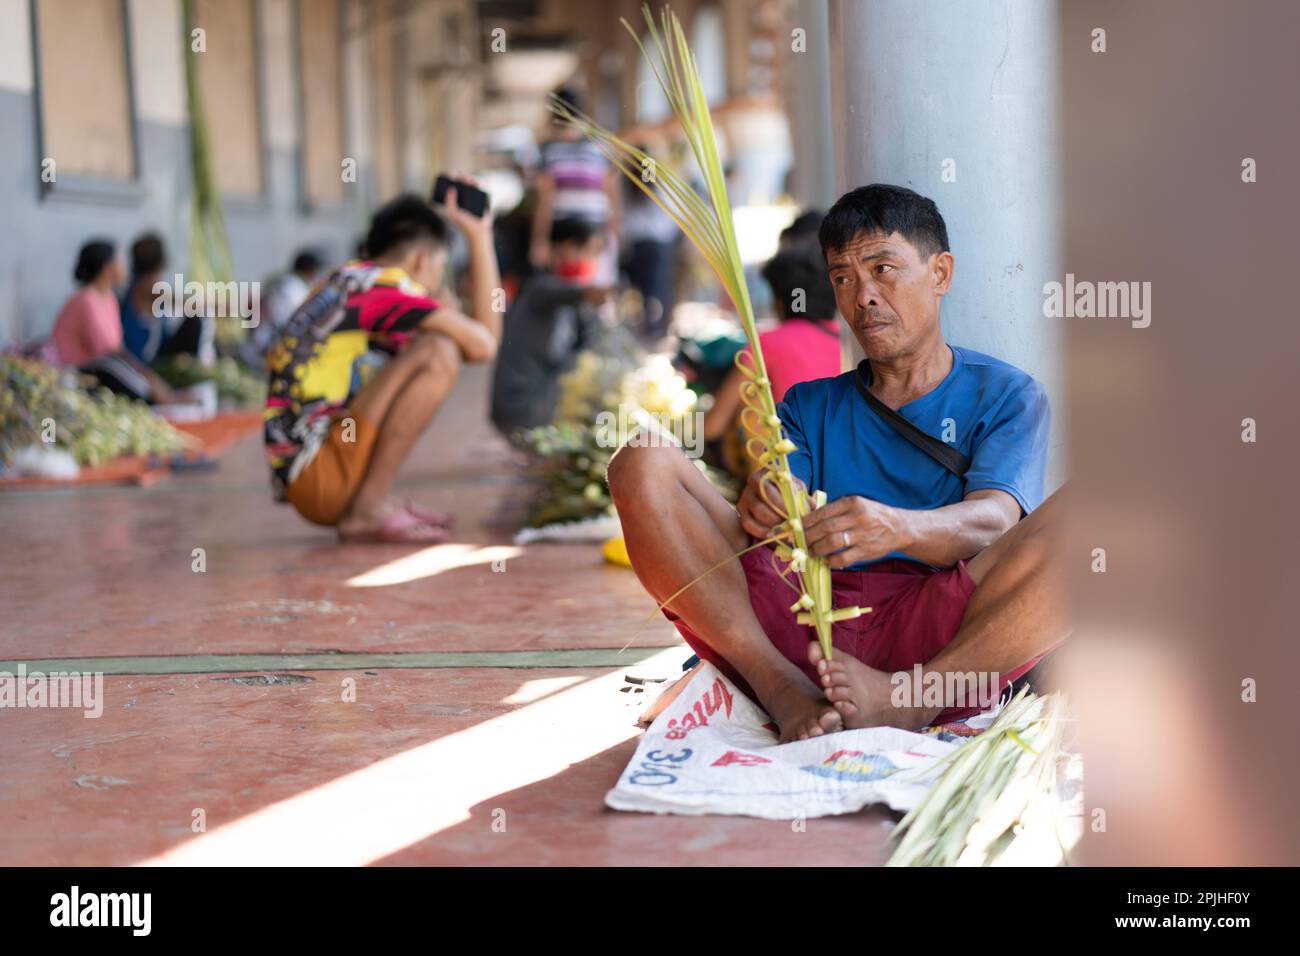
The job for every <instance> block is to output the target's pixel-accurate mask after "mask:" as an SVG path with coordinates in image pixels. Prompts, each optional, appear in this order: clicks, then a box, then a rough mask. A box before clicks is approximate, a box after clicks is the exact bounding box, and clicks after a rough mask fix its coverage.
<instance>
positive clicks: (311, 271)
mask: <svg viewBox="0 0 1300 956" xmlns="http://www.w3.org/2000/svg"><path fill="white" fill-rule="evenodd" d="M321 265H322V262H321V257H320V256H319V255H317V254H316V253H315V251H313V250H311V249H303V250H301V251H300V252H299V253H298V254H297V255H296V256H294V257H293V271H294V272H297V273H299V274H300V275H309V276H312V275H315V274H316V273H318V272H320V269H321Z"/></svg>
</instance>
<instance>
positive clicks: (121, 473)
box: [0, 408, 262, 491]
mask: <svg viewBox="0 0 1300 956" xmlns="http://www.w3.org/2000/svg"><path fill="white" fill-rule="evenodd" d="M172 425H173V426H174V427H175V428H176V430H177V431H179V432H184V433H185V434H187V435H190V436H192V437H194V438H195V439H197V440H198V441H199V443H200V444H201V446H202V447H201V448H194V449H192V450H189V451H186V452H184V453H183V456H184V458H185V460H187V461H196V460H198V459H199V458H201V457H203V456H207V457H208V458H216V457H217V456H219V455H221V454H222V453H223V452H225V451H226V450H227V449H229V448H230V447H231V446H232V445H234V444H235V442H237V441H239V439H241V438H243V437H245V436H246V435H250V434H252V433H253V432H255V431H257V430H258V429H260V428H261V427H262V410H261V409H260V408H252V409H240V410H239V411H234V412H222V413H220V414H218V415H216V416H214V417H212V418H209V419H207V420H205V421H201V422H172ZM170 474H171V466H170V465H169V464H168V463H167V461H166V459H163V458H154V457H150V456H148V455H132V456H128V457H124V458H115V459H113V460H112V461H109V462H105V463H104V464H102V465H96V466H94V467H93V468H92V467H83V468H82V469H81V474H79V475H78V476H77V477H76V478H68V479H58V478H0V491H18V490H22V491H30V490H33V489H40V488H72V487H75V486H79V485H122V484H125V485H140V486H145V485H152V484H153V483H154V482H156V481H161V480H162V479H163V478H166V477H167V476H168V475H170Z"/></svg>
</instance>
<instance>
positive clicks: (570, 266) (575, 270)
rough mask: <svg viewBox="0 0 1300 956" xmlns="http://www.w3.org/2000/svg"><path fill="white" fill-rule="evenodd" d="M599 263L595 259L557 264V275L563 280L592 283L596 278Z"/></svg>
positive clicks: (571, 260) (573, 260) (574, 260)
mask: <svg viewBox="0 0 1300 956" xmlns="http://www.w3.org/2000/svg"><path fill="white" fill-rule="evenodd" d="M596 266H597V263H596V261H595V260H594V259H570V260H567V261H565V262H557V263H556V264H555V274H556V275H557V276H559V277H560V278H561V279H572V280H575V281H577V282H591V281H592V280H593V279H595V278H596Z"/></svg>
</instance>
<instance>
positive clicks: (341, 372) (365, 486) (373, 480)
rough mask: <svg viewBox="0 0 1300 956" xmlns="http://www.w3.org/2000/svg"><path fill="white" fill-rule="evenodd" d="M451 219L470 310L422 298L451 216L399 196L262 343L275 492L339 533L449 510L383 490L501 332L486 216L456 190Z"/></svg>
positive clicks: (422, 533)
mask: <svg viewBox="0 0 1300 956" xmlns="http://www.w3.org/2000/svg"><path fill="white" fill-rule="evenodd" d="M447 215H448V217H449V218H450V219H451V220H452V221H453V222H454V223H455V224H456V225H457V226H459V227H460V229H461V231H462V232H464V234H465V239H466V244H467V245H468V247H469V261H470V266H469V269H470V286H471V296H470V298H471V313H470V314H469V315H465V314H462V313H461V312H459V311H458V310H457V309H456V308H455V307H454V306H451V305H448V304H446V296H444V295H443V294H442V293H439V299H434V298H433V297H432V296H431V295H430V293H429V291H428V290H430V289H435V288H439V286H440V284H441V282H442V276H443V270H444V267H445V266H446V262H447V244H448V238H449V236H448V231H447V226H446V224H445V223H444V222H443V220H442V219H441V218H440V217H439V215H438V213H436V212H435V211H434V210H433V208H432V207H430V206H429V205H428V204H427V203H426V202H425V201H424V200H423V199H421V198H420V197H418V196H414V195H406V196H401V197H398V198H397V199H395V200H393V201H392V202H390V203H388V204H387V205H385V206H384V207H382V208H381V209H380V210H379V211H378V212H376V213H375V216H374V220H373V221H372V223H371V226H370V231H369V233H368V234H367V236H366V240H365V248H366V250H367V253H368V256H369V258H368V259H367V260H365V261H357V262H350V263H348V264H347V265H345V266H343V267H342V268H340V269H338V270H337V271H336V272H335V273H334V274H333V275H332V276H331V277H330V278H329V279H328V280H327V281H326V282H325V283H324V284H322V286H321V287H320V288H319V289H317V290H316V291H315V292H314V293H313V294H312V295H311V296H310V297H308V299H307V301H306V302H304V303H303V304H302V305H301V306H300V307H299V308H298V310H297V311H296V312H295V313H294V314H293V315H292V316H291V317H290V319H289V321H288V322H287V323H286V325H285V327H284V330H283V331H282V332H281V334H280V337H279V339H278V340H277V341H276V343H275V344H274V345H272V347H271V348H270V350H269V351H268V352H267V368H268V371H269V376H270V381H269V385H268V394H267V408H266V425H265V441H266V451H267V457H268V459H269V461H270V465H271V473H272V485H273V487H274V490H275V493H276V497H277V498H278V499H280V500H284V501H288V502H289V503H291V504H292V505H293V506H294V508H295V509H297V511H298V513H299V514H300V515H302V516H303V517H304V518H306V519H307V520H308V521H311V522H314V523H316V524H321V525H326V526H330V527H333V528H336V529H337V531H338V535H339V537H340V538H342V539H343V540H345V541H380V542H384V541H399V542H401V541H415V542H431V541H441V540H444V539H446V537H447V536H448V532H447V529H446V525H447V524H448V522H449V520H450V519H449V518H448V516H447V515H442V514H438V513H437V512H433V511H429V510H428V509H426V508H423V507H421V506H419V505H416V504H413V503H411V502H406V501H401V500H399V499H396V498H394V497H392V496H391V495H390V494H389V492H390V490H391V488H392V484H393V479H394V477H396V475H397V469H398V467H399V466H400V465H401V463H402V461H403V460H404V459H405V458H406V456H407V454H408V453H409V452H410V450H411V447H412V446H413V445H414V444H415V440H416V439H417V438H418V437H419V436H420V434H421V433H422V432H423V431H424V430H425V428H427V427H428V425H429V423H430V422H431V421H432V420H433V417H434V415H435V414H436V413H437V411H438V408H439V406H440V405H441V404H442V402H443V400H444V399H445V398H446V397H447V394H448V393H449V392H450V391H451V387H452V385H453V384H454V383H455V381H456V378H457V376H458V374H459V372H460V368H461V365H462V363H465V362H489V361H491V360H492V358H493V357H494V356H495V355H496V351H497V345H498V344H499V343H500V341H501V315H500V313H498V312H497V311H495V310H494V309H493V301H492V298H493V290H495V289H496V288H497V286H498V285H499V284H500V278H499V276H498V274H497V262H496V253H495V252H494V251H493V247H492V219H491V215H490V214H488V215H485V216H483V217H481V218H480V217H477V216H474V215H471V214H470V213H467V212H465V211H463V210H461V209H460V208H459V207H458V206H457V205H456V202H455V193H454V190H453V191H452V192H451V193H450V194H449V196H448V202H447ZM439 300H442V301H439Z"/></svg>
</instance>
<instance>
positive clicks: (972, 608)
mask: <svg viewBox="0 0 1300 956" xmlns="http://www.w3.org/2000/svg"><path fill="white" fill-rule="evenodd" d="M820 240H821V246H822V252H823V253H824V255H825V258H826V264H827V267H828V269H829V273H830V279H831V284H832V286H833V287H834V290H835V296H836V301H837V303H838V306H839V311H840V314H841V315H842V316H843V317H845V319H846V321H847V322H848V325H849V327H850V329H851V330H852V332H853V334H854V336H855V337H856V338H857V340H858V342H859V343H860V344H861V345H862V348H863V351H864V352H865V353H866V356H867V359H866V361H864V362H863V363H862V365H861V366H860V367H859V369H858V370H857V371H854V372H850V373H847V374H844V375H840V376H838V377H835V378H824V379H817V380H814V381H811V382H805V383H801V384H798V385H795V386H793V387H792V388H791V389H790V391H789V392H788V393H787V395H786V397H785V400H784V401H783V402H782V403H781V405H780V406H779V411H780V417H781V421H782V425H783V428H784V430H785V434H786V436H787V437H788V438H789V439H790V440H791V441H792V442H793V443H794V444H795V446H796V448H797V450H796V451H795V452H794V453H793V454H791V455H790V458H789V460H790V468H791V470H792V471H793V473H794V474H795V475H796V476H797V478H798V479H799V480H800V481H801V482H803V484H804V486H805V487H806V488H813V489H821V490H824V491H825V492H826V494H827V497H828V503H827V504H826V505H825V506H824V507H822V508H820V509H817V510H816V511H814V512H812V513H811V514H810V515H808V516H807V517H806V518H805V519H804V522H803V524H804V528H805V530H806V532H807V539H808V543H809V548H810V550H811V551H812V553H813V554H816V555H823V556H829V561H830V565H831V568H832V569H834V573H833V576H832V580H833V595H834V604H835V606H837V607H845V606H852V605H860V606H863V607H871V608H872V609H873V610H872V612H871V613H869V614H864V615H862V616H861V617H859V618H857V619H855V620H851V621H845V622H842V623H839V624H836V625H835V626H834V630H833V637H834V640H833V643H834V649H835V653H834V654H833V656H832V660H830V661H827V660H825V659H824V658H823V655H822V653H821V648H820V646H819V645H818V643H817V642H816V641H815V640H813V631H812V629H811V628H810V627H808V626H806V625H801V624H797V623H796V622H795V618H794V614H793V613H791V611H790V604H791V601H792V600H793V598H794V596H795V593H794V592H793V591H792V590H791V588H790V586H789V585H788V584H787V583H786V582H785V581H783V580H782V579H781V578H780V577H779V575H778V572H777V571H776V569H775V567H774V565H773V562H774V560H775V557H774V555H773V554H772V552H771V551H770V550H768V549H767V548H756V549H754V550H753V551H750V552H748V553H747V554H745V555H743V556H742V557H741V558H740V559H739V560H737V561H732V562H727V563H725V564H723V566H722V567H721V568H719V569H718V570H717V571H715V572H713V573H711V574H708V575H706V576H705V577H704V578H702V579H701V580H700V581H699V582H698V583H696V584H695V585H693V586H692V587H690V588H687V589H686V590H685V591H684V592H683V593H682V594H681V595H679V596H678V597H676V598H674V599H673V600H672V602H671V603H670V604H669V607H668V611H669V614H668V616H669V618H670V619H672V620H674V621H675V623H676V624H677V627H678V630H680V631H681V633H682V635H683V637H684V638H685V639H686V641H687V643H689V644H690V645H691V647H693V648H694V649H695V651H696V652H697V653H698V654H699V655H700V656H701V657H702V658H704V659H705V660H708V661H710V662H712V663H713V664H715V665H716V666H718V667H719V668H720V669H721V670H722V671H723V672H724V673H726V674H727V675H728V677H730V678H731V679H733V680H734V681H736V682H737V684H738V685H739V686H740V687H741V688H742V689H745V690H746V691H747V692H749V693H751V695H752V696H754V697H756V698H757V700H758V701H759V702H760V703H761V704H762V705H763V706H764V707H765V708H766V709H767V711H768V713H770V714H771V715H772V717H773V719H774V720H775V721H776V723H777V725H778V726H779V727H780V731H781V738H782V740H796V739H804V738H807V737H811V736H817V735H820V734H823V733H829V732H833V731H837V730H841V729H845V728H857V727H869V726H876V725H889V726H895V727H904V728H908V729H915V728H919V727H923V726H926V725H927V724H929V723H931V722H934V721H935V720H937V719H940V718H942V719H945V720H950V719H957V718H960V717H962V716H966V715H968V714H970V713H973V712H974V711H975V709H976V708H965V709H960V708H957V707H954V706H951V705H950V706H948V708H947V709H944V708H943V707H930V706H923V704H925V703H930V702H929V701H923V700H922V699H920V698H921V691H920V688H916V690H915V697H913V698H912V699H911V700H909V701H908V702H907V703H908V706H904V707H897V706H894V703H895V701H894V700H893V694H892V691H893V690H894V685H893V684H892V683H891V679H890V675H891V672H897V671H905V672H908V673H909V675H910V674H911V673H912V671H913V667H914V665H925V666H924V671H925V672H926V673H930V672H935V673H937V674H950V673H962V674H967V673H972V672H973V673H976V674H986V675H992V674H997V675H998V678H999V682H1000V684H1001V685H1002V686H1005V685H1006V684H1007V683H1009V682H1010V681H1012V680H1014V679H1015V678H1017V677H1018V676H1019V675H1020V674H1023V673H1024V672H1026V671H1027V670H1028V669H1029V667H1031V666H1032V665H1033V664H1034V663H1035V662H1036V661H1037V659H1038V658H1039V657H1041V656H1042V655H1043V654H1044V653H1045V652H1046V651H1047V650H1049V649H1051V647H1053V646H1054V645H1055V644H1057V643H1058V642H1059V641H1060V640H1062V639H1063V638H1064V636H1065V633H1066V620H1065V607H1064V596H1063V594H1061V593H1060V591H1061V589H1062V586H1061V584H1060V581H1059V580H1058V578H1059V575H1060V572H1059V569H1058V568H1057V567H1056V566H1055V563H1054V561H1053V559H1052V549H1053V545H1052V539H1053V533H1054V530H1055V528H1056V527H1058V526H1059V523H1060V514H1059V511H1060V507H1061V506H1060V503H1059V498H1060V495H1059V493H1058V494H1057V495H1053V496H1052V497H1051V498H1050V499H1049V500H1048V501H1047V502H1045V503H1044V502H1042V495H1043V483H1044V472H1045V468H1046V460H1047V441H1048V433H1049V430H1050V412H1049V409H1048V403H1047V398H1046V396H1045V394H1044V391H1043V389H1042V387H1041V386H1040V385H1039V384H1038V382H1036V381H1035V380H1034V379H1033V378H1031V377H1030V376H1029V375H1027V374H1025V373H1024V372H1022V371H1020V370H1019V369H1016V368H1014V367H1012V366H1011V365H1008V364H1007V363H1005V362H1001V361H999V360H997V359H994V358H990V357H989V356H987V355H981V354H980V353H978V352H974V351H971V350H970V349H965V348H958V347H950V346H949V345H948V344H947V343H946V342H945V341H944V339H943V334H942V332H941V330H940V325H939V312H940V304H941V303H942V301H943V297H944V296H945V295H946V294H947V292H948V289H949V288H950V286H951V284H952V277H953V256H952V253H951V252H949V250H948V235H947V230H946V227H945V226H944V222H943V218H942V217H941V216H940V214H939V210H938V208H936V206H935V204H934V203H933V202H932V201H931V200H929V199H926V198H924V197H922V196H919V195H917V194H916V193H914V192H912V191H911V190H909V189H903V188H900V187H897V186H883V185H873V186H864V187H862V188H859V189H855V190H853V191H852V192H850V193H848V194H846V195H845V196H843V197H841V198H840V200H839V201H838V202H837V203H836V204H835V205H834V207H832V209H831V210H830V212H829V213H828V214H827V216H826V219H825V221H824V222H823V224H822V227H821V232H820ZM867 393H869V395H870V396H873V397H874V399H877V400H878V401H879V403H883V411H877V410H876V409H875V408H873V402H872V401H871V400H869V398H868V394H867ZM889 409H893V410H894V411H896V412H897V413H899V414H900V415H901V416H902V418H903V419H906V420H907V421H909V422H911V423H912V425H913V426H915V427H917V428H919V429H920V430H921V431H923V432H927V433H929V434H930V435H931V436H933V438H938V437H940V436H942V438H943V439H946V440H947V441H948V442H949V443H950V446H951V447H949V448H948V449H947V450H946V451H945V449H944V448H943V446H942V445H940V444H939V443H938V442H933V444H935V445H939V448H938V449H937V450H936V449H935V448H933V447H932V448H931V451H929V452H927V451H925V450H923V449H922V447H920V445H918V444H914V443H913V441H912V440H910V439H909V438H908V437H905V435H904V433H903V431H900V428H906V427H907V426H905V425H902V424H901V423H898V424H896V423H891V421H890V420H889V419H888V418H887V417H885V416H887V415H888V414H889V412H888V410H889ZM913 437H918V436H915V435H914V436H913ZM922 443H923V444H924V441H923V440H922ZM953 450H955V451H957V452H960V453H961V455H960V456H957V464H955V465H954V464H953V458H952V456H951V452H952V451H953ZM962 456H964V458H965V461H964V462H962V461H961V460H960V459H961V457H962ZM940 459H947V461H948V464H946V465H945V464H943V463H941V460H940ZM963 466H965V467H963ZM959 474H960V477H959ZM609 485H610V489H611V493H612V495H613V498H614V502H615V504H616V505H617V506H618V512H619V517H620V519H621V520H622V524H623V534H624V538H625V540H626V543H627V550H628V554H629V555H630V557H631V559H632V565H633V567H634V568H635V570H636V572H637V575H638V576H639V577H640V579H641V582H642V584H643V585H644V586H645V587H646V589H647V590H648V591H649V592H650V594H651V595H653V596H654V597H655V598H656V599H657V600H660V601H663V600H664V599H666V598H667V597H669V596H670V595H672V594H673V593H674V592H676V591H677V590H678V589H679V588H681V587H682V586H683V585H684V584H685V583H686V582H688V581H691V580H692V579H694V578H695V577H696V576H697V575H700V574H702V573H703V572H704V571H706V570H707V569H708V568H710V567H712V566H714V565H715V564H718V563H720V562H723V561H725V559H726V557H727V556H728V555H734V554H736V553H737V552H739V551H741V550H742V549H744V548H747V547H749V546H750V545H751V544H752V543H753V542H754V541H755V540H763V539H766V538H769V537H770V536H771V535H772V533H773V529H774V527H775V526H777V525H779V524H780V523H781V521H782V518H781V516H780V515H779V514H778V513H777V511H776V510H774V509H773V508H772V507H771V505H770V504H769V503H770V502H776V503H779V502H780V500H781V498H780V494H779V492H778V491H777V489H776V487H775V485H774V484H773V482H772V481H771V480H770V479H768V480H764V479H762V477H761V473H760V474H756V475H754V476H753V477H751V479H750V481H749V484H748V485H747V486H746V488H745V491H744V493H743V494H742V496H741V498H740V501H739V503H738V505H737V507H736V508H732V507H731V506H730V505H729V504H727V502H726V501H725V500H724V499H723V498H722V496H721V495H720V494H718V492H717V491H716V490H715V489H714V488H713V486H712V485H710V484H709V482H708V480H707V479H706V478H705V477H704V475H703V474H702V473H701V472H700V471H699V470H698V469H697V468H695V467H694V465H693V464H692V463H691V462H690V461H688V460H687V459H686V457H685V456H684V455H683V453H682V451H681V450H680V449H678V448H674V447H666V446H659V447H648V446H647V447H633V446H630V445H629V446H628V447H624V448H622V449H620V450H619V452H618V453H617V454H616V455H615V456H614V458H613V460H612V461H611V462H610V467H609ZM1040 504H1041V507H1040ZM926 683H929V681H926ZM945 683H946V681H945ZM946 703H947V702H946Z"/></svg>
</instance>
